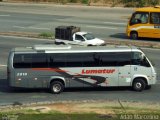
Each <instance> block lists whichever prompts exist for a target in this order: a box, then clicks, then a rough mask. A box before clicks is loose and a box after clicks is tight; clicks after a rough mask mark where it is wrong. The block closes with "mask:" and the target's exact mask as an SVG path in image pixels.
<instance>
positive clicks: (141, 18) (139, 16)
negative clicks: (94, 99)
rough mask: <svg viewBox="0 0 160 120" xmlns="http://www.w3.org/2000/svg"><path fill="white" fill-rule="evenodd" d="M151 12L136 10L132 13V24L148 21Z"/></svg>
mask: <svg viewBox="0 0 160 120" xmlns="http://www.w3.org/2000/svg"><path fill="white" fill-rule="evenodd" d="M148 18H149V13H147V12H136V13H134V14H133V15H132V18H131V20H130V25H134V24H139V23H143V24H145V23H148Z"/></svg>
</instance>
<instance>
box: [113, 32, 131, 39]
mask: <svg viewBox="0 0 160 120" xmlns="http://www.w3.org/2000/svg"><path fill="white" fill-rule="evenodd" d="M110 37H111V38H116V39H117V38H118V39H123V40H129V39H128V37H127V36H126V34H125V33H116V34H113V35H110Z"/></svg>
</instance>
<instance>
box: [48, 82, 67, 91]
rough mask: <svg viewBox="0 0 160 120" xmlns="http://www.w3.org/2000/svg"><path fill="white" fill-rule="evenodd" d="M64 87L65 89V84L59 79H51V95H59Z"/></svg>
mask: <svg viewBox="0 0 160 120" xmlns="http://www.w3.org/2000/svg"><path fill="white" fill-rule="evenodd" d="M64 87H65V83H64V81H63V80H61V79H53V80H51V82H50V91H51V93H54V94H59V93H61V92H63V90H64Z"/></svg>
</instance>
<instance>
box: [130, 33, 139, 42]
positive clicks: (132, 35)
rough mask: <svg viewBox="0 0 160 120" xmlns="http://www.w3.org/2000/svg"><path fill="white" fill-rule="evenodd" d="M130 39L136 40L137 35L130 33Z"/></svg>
mask: <svg viewBox="0 0 160 120" xmlns="http://www.w3.org/2000/svg"><path fill="white" fill-rule="evenodd" d="M130 38H131V39H132V40H138V33H137V32H135V31H133V32H131V34H130Z"/></svg>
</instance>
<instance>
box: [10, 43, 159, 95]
mask: <svg viewBox="0 0 160 120" xmlns="http://www.w3.org/2000/svg"><path fill="white" fill-rule="evenodd" d="M8 80H9V86H11V87H21V88H49V89H50V90H51V92H52V93H56V94H58V93H60V92H62V91H63V90H64V88H71V87H108V86H131V87H132V88H133V89H134V90H135V91H142V90H144V89H146V88H150V87H151V85H153V84H155V83H156V71H155V69H154V67H153V66H152V64H151V62H150V61H149V59H148V58H147V57H146V56H145V54H144V53H143V52H142V51H141V50H140V49H138V48H136V47H128V46H121V47H120V46H119V47H116V46H112V47H108V46H95V47H82V46H81V47H80V46H76V47H75V46H65V45H60V46H53V45H35V46H33V47H23V48H14V49H12V50H11V51H10V54H9V57H8Z"/></svg>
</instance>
